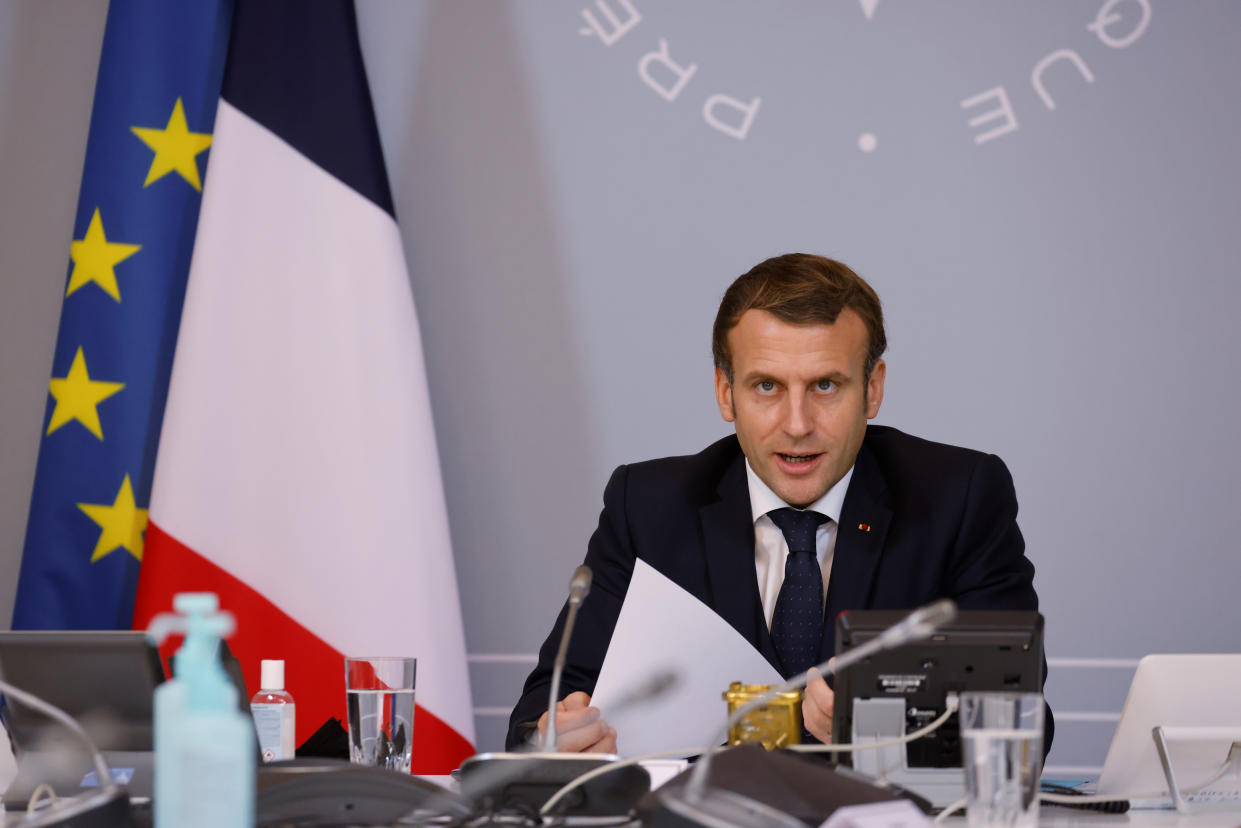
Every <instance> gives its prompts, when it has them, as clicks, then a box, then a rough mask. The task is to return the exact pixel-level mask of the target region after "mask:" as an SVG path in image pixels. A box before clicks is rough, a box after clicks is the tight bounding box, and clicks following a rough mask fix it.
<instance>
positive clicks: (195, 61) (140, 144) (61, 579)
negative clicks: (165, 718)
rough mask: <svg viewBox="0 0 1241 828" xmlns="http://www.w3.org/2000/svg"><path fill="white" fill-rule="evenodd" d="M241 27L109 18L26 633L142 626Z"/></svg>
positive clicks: (53, 403)
mask: <svg viewBox="0 0 1241 828" xmlns="http://www.w3.org/2000/svg"><path fill="white" fill-rule="evenodd" d="M231 19H232V3H231V2H228V1H227V0H176V2H167V1H166V0H112V3H111V5H110V6H109V9H108V21H107V28H106V31H105V34H104V42H103V55H102V57H101V59H100V63H99V76H98V80H97V82H96V87H95V103H94V110H93V112H92V115H91V125H90V137H89V142H88V144H87V149H86V166H85V169H84V171H83V174H82V189H81V192H80V195H79V197H78V211H77V219H76V223H75V225H74V233H73V240H72V243H71V244H70V246H69V267H68V271H69V275H68V280H67V283H66V288H65V299H64V305H63V308H62V310H61V318H60V332H59V334H58V336H57V340H56V356H55V359H54V362H53V364H52V374H51V380H50V382H49V386H48V390H49V392H50V396H49V399H48V406H47V414H46V416H45V419H44V430H43V440H42V444H41V445H40V447H39V462H38V467H37V471H36V473H35V483H34V494H33V498H32V502H31V507H30V520H29V522H28V524H27V528H26V544H25V550H24V554H23V557H22V567H21V575H20V580H19V582H18V588H17V602H16V609H15V611H14V615H13V627H14V628H15V629H96V628H126V629H128V628H129V626H130V621H131V618H132V615H133V600H134V592H135V589H136V587H137V581H138V568H139V565H140V563H141V561H142V548H143V532H144V531H145V529H146V506H147V503H148V501H149V498H150V492H151V474H152V471H153V469H154V467H155V452H156V446H157V443H158V440H159V432H160V423H161V420H162V418H163V411H164V398H165V396H166V393H167V388H168V377H169V372H170V371H171V367H172V357H173V349H174V346H175V344H176V338H177V327H178V324H179V322H180V318H181V304H182V300H183V299H184V296H185V282H186V276H187V274H188V272H189V265H190V255H191V253H192V251H193V244H194V233H195V229H196V226H197V223H198V208H199V203H200V201H201V194H202V184H203V175H204V172H205V170H206V163H207V155H208V148H209V147H210V145H211V130H212V125H213V123H214V121H215V112H216V104H217V103H218V101H219V97H220V87H221V84H222V79H223V70H224V59H225V54H226V50H227V46H228V35H229V25H230V23H231Z"/></svg>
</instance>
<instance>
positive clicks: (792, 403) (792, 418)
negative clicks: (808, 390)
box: [784, 391, 814, 438]
mask: <svg viewBox="0 0 1241 828" xmlns="http://www.w3.org/2000/svg"><path fill="white" fill-rule="evenodd" d="M809 405H810V400H809V398H808V396H807V395H806V394H805V393H804V392H800V391H794V392H792V393H790V394H789V395H788V396H787V397H786V398H785V409H784V432H785V434H787V435H788V436H790V437H793V438H801V437H806V436H808V435H809V434H810V432H811V431H813V430H814V418H813V417H811V416H810V411H809Z"/></svg>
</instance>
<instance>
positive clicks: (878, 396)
mask: <svg viewBox="0 0 1241 828" xmlns="http://www.w3.org/2000/svg"><path fill="white" fill-rule="evenodd" d="M887 374H888V366H887V364H886V363H885V362H884V361H883V360H882V359H881V360H879V361H878V362H876V363H875V367H874V368H873V369H872V370H871V372H870V379H869V380H867V381H866V419H868V420H873V419H875V417H876V416H878V414H879V406H881V405H883V380H884V378H885V377H886V376H887Z"/></svg>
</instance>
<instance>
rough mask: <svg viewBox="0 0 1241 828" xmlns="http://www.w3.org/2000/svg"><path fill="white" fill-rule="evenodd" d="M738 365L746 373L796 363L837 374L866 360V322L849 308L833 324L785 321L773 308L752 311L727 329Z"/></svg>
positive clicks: (733, 359) (774, 368) (767, 370)
mask: <svg viewBox="0 0 1241 828" xmlns="http://www.w3.org/2000/svg"><path fill="white" fill-rule="evenodd" d="M728 344H729V349H730V350H731V351H732V354H731V356H732V361H733V368H734V370H735V371H738V372H741V373H750V372H755V371H759V372H774V371H778V370H782V369H790V368H795V367H801V368H813V367H816V366H817V367H819V368H820V369H821V370H824V371H829V372H838V373H846V374H847V373H850V372H851V371H852V370H857V369H860V368H861V366H862V364H863V363H864V362H865V359H866V349H867V332H866V325H865V323H864V322H862V319H861V317H859V316H858V315H857V314H856V313H854V312H853V311H852V310H850V309H848V308H845V309H844V310H842V311H841V313H840V315H839V316H837V317H836V321H835V322H832V323H826V322H814V323H809V324H797V323H793V322H786V321H784V320H783V319H780V318H779V317H777V316H776V315H775V314H773V313H771V312H770V311H765V310H749V311H746V312H745V313H744V314H742V316H741V318H740V319H739V320H738V321H737V324H736V325H735V326H733V329H732V330H731V331H729V332H728Z"/></svg>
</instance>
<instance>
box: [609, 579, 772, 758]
mask: <svg viewBox="0 0 1241 828" xmlns="http://www.w3.org/2000/svg"><path fill="white" fill-rule="evenodd" d="M587 600H590V599H589V598H588V599H587ZM661 671H671V672H673V673H674V674H675V675H676V681H675V683H674V684H673V685H672V687H671V688H669V689H668V690H666V691H664V692H663V693H661V694H659V695H658V696H656V697H655V698H652V699H649V700H646V701H643V702H640V703H634V704H627V703H626V702H625V700H626V699H628V698H630V697H632V695H633V689H634V688H635V687H638V686H640V685H642V684H644V683H645V682H649V681H650V680H651V678H652V677H653V676H656V675H658V674H659V673H660V672H661ZM734 681H740V682H744V683H745V684H779V683H780V682H782V681H783V679H782V678H781V677H780V674H779V673H778V672H776V669H775V668H774V667H772V666H771V664H769V663H768V662H767V659H765V658H764V657H763V655H762V654H761V653H760V652H759V651H758V650H756V649H754V646H753V645H752V644H750V642H749V641H746V639H745V637H744V636H742V635H741V633H739V632H737V631H736V630H735V629H733V628H732V626H731V625H730V624H729V623H728V622H727V621H725V620H724V619H723V618H721V617H720V616H718V615H716V614H715V611H714V610H712V609H711V608H710V607H708V606H707V605H706V604H704V603H702V602H701V601H699V600H698V599H697V598H695V597H694V596H692V595H690V594H689V593H688V592H686V591H685V590H683V589H682V588H681V587H679V586H677V585H676V584H675V583H673V582H672V581H671V580H669V579H668V578H667V577H665V576H664V575H662V574H660V573H659V572H657V571H656V570H655V569H654V568H653V567H652V566H651V565H650V564H648V563H646V562H644V561H642V560H638V561H637V563H636V564H635V565H634V569H633V578H632V579H631V580H630V582H629V591H628V592H627V593H626V594H625V603H624V605H623V606H622V607H621V611H620V617H619V618H618V619H617V622H616V630H615V631H614V632H613V633H612V641H611V643H610V644H609V645H608V652H607V656H606V657H605V658H604V660H603V667H602V669H601V670H600V671H599V681H598V682H597V683H596V684H595V693H594V695H593V696H592V697H591V704H592V705H594V706H596V707H598V708H599V709H600V710H601V711H602V713H603V718H604V720H605V721H606V722H607V723H608V724H610V725H612V727H614V728H616V741H617V750H618V751H619V753H620V754H621V755H622V756H641V755H643V754H647V753H654V752H656V751H661V750H675V749H681V748H685V749H692V748H701V747H706V746H707V743H708V742H709V741H710V740H711V739H712V738H714V736H715V734H716V732H717V731H718V730H719V729H720V728H721V727H723V726H724V721H725V719H726V717H727V714H728V703H727V702H725V701H724V698H723V696H724V691H726V690H727V689H728V685H729V684H730V683H731V682H734Z"/></svg>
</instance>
